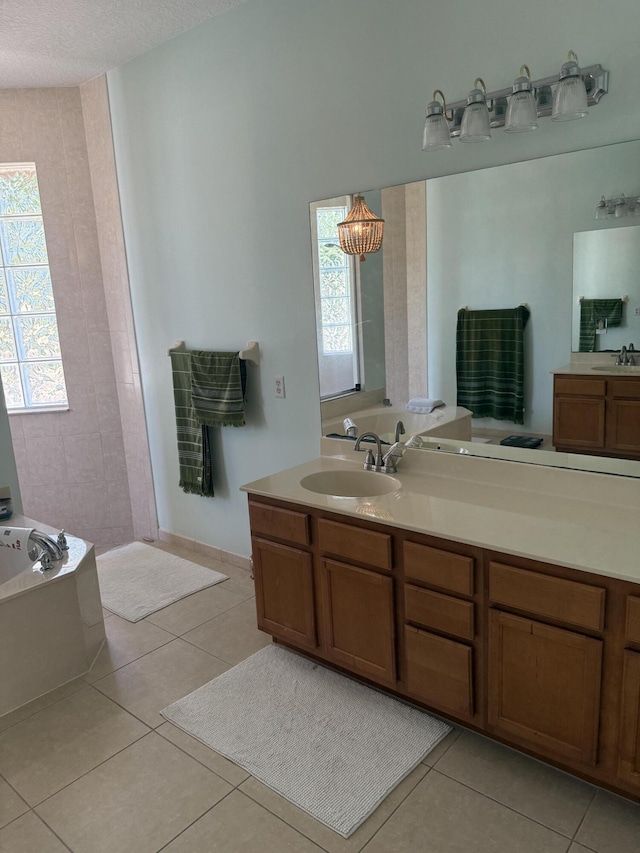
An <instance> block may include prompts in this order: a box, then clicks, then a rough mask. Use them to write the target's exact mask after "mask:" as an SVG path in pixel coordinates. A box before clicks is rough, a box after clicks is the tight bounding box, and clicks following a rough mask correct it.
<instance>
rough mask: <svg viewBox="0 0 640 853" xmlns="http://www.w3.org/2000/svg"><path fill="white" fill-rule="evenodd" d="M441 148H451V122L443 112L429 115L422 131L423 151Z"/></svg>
mask: <svg viewBox="0 0 640 853" xmlns="http://www.w3.org/2000/svg"><path fill="white" fill-rule="evenodd" d="M439 148H451V133H450V131H449V123H448V122H447V120H446V118H445V117H444V115H442V113H440V114H439V115H438V114H437V113H436V114H434V115H428V116H427V117H426V119H425V122H424V130H423V132H422V150H423V151H437V150H438V149H439Z"/></svg>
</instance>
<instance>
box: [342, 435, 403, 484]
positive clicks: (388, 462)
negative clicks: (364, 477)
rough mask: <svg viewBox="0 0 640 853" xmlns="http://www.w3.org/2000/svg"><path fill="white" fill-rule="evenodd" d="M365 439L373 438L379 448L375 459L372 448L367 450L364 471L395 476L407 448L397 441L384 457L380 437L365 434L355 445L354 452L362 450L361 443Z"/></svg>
mask: <svg viewBox="0 0 640 853" xmlns="http://www.w3.org/2000/svg"><path fill="white" fill-rule="evenodd" d="M363 438H372V439H373V440H374V441H375V443H376V445H377V448H378V451H377V453H376V456H375V458H374V456H373V451H372V450H371V448H369V449H368V450H367V455H366V457H365V460H364V466H363V467H364V470H365V471H376V472H379V473H381V474H395V473H396V471H397V470H398V469H397V465H398V462H399V460H400V459H402V455H403V454H404V451H405V446H404V444H403V443H402V442H401V441H396V443H395V444H392V445H391V447H390V448H389V450H388V451H387V452H386V453H385V454H384V456H383V455H382V441H381V440H380V436H379V435H377V434H376V433H375V432H363V433H362V435H361V436H359V437H358V439H357V440H356V443H355V445H354V450H360V442H361V441H362V439H363Z"/></svg>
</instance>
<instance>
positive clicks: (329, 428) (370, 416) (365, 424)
mask: <svg viewBox="0 0 640 853" xmlns="http://www.w3.org/2000/svg"><path fill="white" fill-rule="evenodd" d="M345 417H349V418H351V420H352V421H354V423H355V424H356V426H357V427H358V435H362V433H363V432H375V433H377V434H378V435H379V436H380V438H381V439H382V440H383V441H387V442H389V443H390V444H392V443H393V442H394V441H395V429H396V424H397V422H398V421H402V423H403V424H404V428H405V434H404V435H403V436H401V441H407V440H408V439H409V438H410V437H411V436H412V435H424V436H428V437H430V438H453V439H457V440H458V441H471V412H470V411H469V409H463V408H462V407H461V406H439V407H438V408H437V409H434V410H433V412H431V413H430V414H428V415H417V414H415V413H414V412H407V411H406V410H405V409H404V408H401V407H399V406H376V407H373V408H370V409H362V410H361V411H359V412H353V413H351V414H349V415H343V416H342V417H339V418H330V419H327V420H323V421H322V435H323V436H327V435H330V434H332V433H334V434H337V435H344V432H345V430H344V427H343V425H342V422H343V420H344V418H345Z"/></svg>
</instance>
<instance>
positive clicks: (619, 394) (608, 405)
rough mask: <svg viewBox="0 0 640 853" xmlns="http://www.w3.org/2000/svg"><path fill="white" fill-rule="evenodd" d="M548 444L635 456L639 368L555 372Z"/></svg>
mask: <svg viewBox="0 0 640 853" xmlns="http://www.w3.org/2000/svg"><path fill="white" fill-rule="evenodd" d="M598 371H600V372H598ZM553 444H554V447H555V448H556V450H560V451H565V452H568V453H593V454H598V455H602V456H619V457H622V458H626V459H640V368H638V369H637V370H636V368H630V367H619V368H615V367H610V366H607V365H596V366H594V367H592V368H591V369H589V368H585V366H584V365H579V366H578V365H577V366H575V367H570V368H563V370H562V371H558V372H555V375H554V378H553Z"/></svg>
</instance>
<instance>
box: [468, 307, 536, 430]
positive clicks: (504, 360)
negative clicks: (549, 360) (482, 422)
mask: <svg viewBox="0 0 640 853" xmlns="http://www.w3.org/2000/svg"><path fill="white" fill-rule="evenodd" d="M528 319H529V309H528V308H527V307H526V305H520V306H519V307H518V308H505V309H501V310H495V311H468V310H467V309H466V308H461V309H460V311H458V326H457V332H456V375H457V381H458V398H457V402H458V406H464V407H465V408H466V409H470V410H471V412H472V413H473V417H474V418H496V419H497V420H501V421H513V423H515V424H521V423H524V334H523V333H524V327H525V326H526V324H527V320H528Z"/></svg>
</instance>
